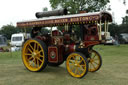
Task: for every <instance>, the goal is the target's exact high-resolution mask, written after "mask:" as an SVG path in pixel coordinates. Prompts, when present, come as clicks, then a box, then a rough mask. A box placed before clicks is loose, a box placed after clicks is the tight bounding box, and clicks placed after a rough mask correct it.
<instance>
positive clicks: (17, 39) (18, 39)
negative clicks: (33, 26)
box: [10, 33, 30, 47]
mask: <svg viewBox="0 0 128 85" xmlns="http://www.w3.org/2000/svg"><path fill="white" fill-rule="evenodd" d="M25 35H26V38H27V39H29V38H30V34H29V33H27V34H25V33H16V34H12V36H11V42H10V44H11V46H17V47H21V46H22V44H23V43H24V41H25Z"/></svg>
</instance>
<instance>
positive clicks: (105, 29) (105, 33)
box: [104, 20, 107, 39]
mask: <svg viewBox="0 0 128 85" xmlns="http://www.w3.org/2000/svg"><path fill="white" fill-rule="evenodd" d="M104 31H105V32H104V35H105V39H106V37H107V22H106V20H105V28H104Z"/></svg>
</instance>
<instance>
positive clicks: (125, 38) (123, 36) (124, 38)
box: [119, 33, 128, 44]
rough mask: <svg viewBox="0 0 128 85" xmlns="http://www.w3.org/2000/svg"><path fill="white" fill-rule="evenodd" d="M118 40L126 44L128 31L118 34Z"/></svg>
mask: <svg viewBox="0 0 128 85" xmlns="http://www.w3.org/2000/svg"><path fill="white" fill-rule="evenodd" d="M119 42H120V43H121V44H126V43H128V33H122V34H120V35H119Z"/></svg>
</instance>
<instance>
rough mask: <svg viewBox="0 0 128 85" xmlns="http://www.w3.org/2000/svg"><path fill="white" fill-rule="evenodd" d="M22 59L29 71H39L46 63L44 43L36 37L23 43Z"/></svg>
mask: <svg viewBox="0 0 128 85" xmlns="http://www.w3.org/2000/svg"><path fill="white" fill-rule="evenodd" d="M22 60H23V63H24V65H25V67H26V68H27V69H28V70H30V71H35V72H36V71H41V70H42V69H44V68H45V67H46V65H47V48H46V45H45V43H43V42H42V41H41V40H38V39H30V40H27V41H26V42H25V43H24V46H23V49H22Z"/></svg>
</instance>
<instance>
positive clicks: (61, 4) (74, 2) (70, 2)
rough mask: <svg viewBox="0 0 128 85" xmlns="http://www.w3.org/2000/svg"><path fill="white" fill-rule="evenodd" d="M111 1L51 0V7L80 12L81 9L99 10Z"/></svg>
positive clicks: (88, 10) (72, 12)
mask: <svg viewBox="0 0 128 85" xmlns="http://www.w3.org/2000/svg"><path fill="white" fill-rule="evenodd" d="M108 2H110V1H109V0H50V4H51V7H52V8H53V9H57V8H67V9H68V10H69V12H70V13H71V14H74V13H79V11H83V10H84V11H87V12H92V11H99V10H100V9H104V6H105V5H106V4H107V3H108Z"/></svg>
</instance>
